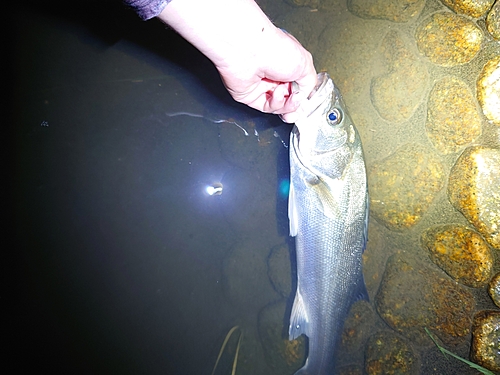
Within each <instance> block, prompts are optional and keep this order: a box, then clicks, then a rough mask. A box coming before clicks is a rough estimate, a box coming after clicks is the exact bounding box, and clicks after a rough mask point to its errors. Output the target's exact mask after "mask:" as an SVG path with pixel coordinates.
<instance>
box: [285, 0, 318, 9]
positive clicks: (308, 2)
mask: <svg viewBox="0 0 500 375" xmlns="http://www.w3.org/2000/svg"><path fill="white" fill-rule="evenodd" d="M285 1H286V2H287V3H288V4H290V5H293V6H296V7H309V8H313V9H317V8H318V6H319V4H320V1H319V0H285Z"/></svg>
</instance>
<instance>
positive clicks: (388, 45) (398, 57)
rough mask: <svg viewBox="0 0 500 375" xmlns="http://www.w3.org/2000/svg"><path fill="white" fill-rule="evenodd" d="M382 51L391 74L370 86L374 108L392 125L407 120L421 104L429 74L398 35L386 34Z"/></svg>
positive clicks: (375, 79)
mask: <svg viewBox="0 0 500 375" xmlns="http://www.w3.org/2000/svg"><path fill="white" fill-rule="evenodd" d="M381 50H382V55H383V59H384V64H383V65H384V66H387V68H388V73H386V74H384V75H381V76H379V77H375V78H373V80H372V82H371V99H372V103H373V106H374V107H375V109H376V110H377V112H378V113H379V115H380V117H382V118H383V119H385V120H387V121H389V122H402V121H405V120H408V119H409V118H410V117H411V115H412V114H413V113H414V112H415V110H416V109H417V107H418V105H419V104H420V102H421V101H422V98H423V96H424V92H425V89H426V87H427V83H428V77H429V74H428V73H427V69H426V67H425V66H424V65H423V64H422V63H421V62H420V61H419V60H418V59H417V58H416V56H415V55H414V54H413V53H412V52H411V51H410V50H409V49H408V48H407V47H406V46H405V42H404V41H403V40H402V39H401V36H400V35H399V34H398V33H397V32H396V31H390V32H389V33H387V35H386V36H385V38H384V40H383V41H382V45H381Z"/></svg>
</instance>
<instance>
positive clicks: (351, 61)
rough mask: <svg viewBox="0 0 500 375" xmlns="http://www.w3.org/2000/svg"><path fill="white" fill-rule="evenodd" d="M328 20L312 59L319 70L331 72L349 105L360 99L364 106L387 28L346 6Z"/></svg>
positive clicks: (333, 13)
mask: <svg viewBox="0 0 500 375" xmlns="http://www.w3.org/2000/svg"><path fill="white" fill-rule="evenodd" d="M328 23H329V25H328V27H326V28H325V29H324V30H323V32H322V33H321V35H320V37H319V42H318V43H317V44H318V46H320V48H317V49H316V53H315V54H314V59H315V63H316V64H317V67H318V70H325V71H327V72H329V73H330V76H331V77H332V79H333V81H334V82H335V84H336V85H337V86H338V87H339V88H340V92H341V93H342V96H343V97H344V100H345V102H346V103H347V105H348V107H349V108H350V109H351V108H352V106H353V105H356V104H357V103H359V102H361V103H360V104H361V105H362V106H363V108H364V107H366V103H365V102H364V100H365V96H368V95H369V87H370V82H371V79H372V76H373V64H374V60H375V58H376V57H377V54H378V49H379V46H380V41H381V40H382V38H383V36H384V35H385V34H386V32H385V30H384V29H383V28H381V27H379V26H378V24H377V23H375V24H371V23H370V22H367V21H366V20H364V19H361V18H359V17H356V16H354V15H352V14H351V13H349V11H347V10H345V11H343V10H340V11H338V12H337V10H335V11H334V12H332V13H330V14H329V21H328ZM312 35H313V36H315V35H317V34H316V33H315V32H313V33H312ZM340 41H341V42H340ZM350 112H351V113H352V111H350Z"/></svg>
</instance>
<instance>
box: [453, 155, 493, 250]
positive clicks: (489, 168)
mask: <svg viewBox="0 0 500 375" xmlns="http://www.w3.org/2000/svg"><path fill="white" fill-rule="evenodd" d="M499 186H500V149H497V148H488V147H486V146H472V147H468V148H466V149H465V151H464V152H463V153H462V155H460V157H459V158H458V160H457V161H456V162H455V165H454V166H453V167H452V169H451V172H450V177H449V182H448V197H449V199H450V202H451V204H452V205H453V206H454V207H455V208H456V209H457V210H458V211H460V212H461V213H462V214H463V215H464V216H465V217H466V219H467V220H468V221H469V222H470V223H471V224H472V225H473V226H474V228H476V230H477V231H478V232H479V233H481V235H482V236H483V237H484V238H485V239H486V241H487V242H488V243H489V244H490V245H491V246H493V247H494V248H496V249H500V189H499V188H498V187H499Z"/></svg>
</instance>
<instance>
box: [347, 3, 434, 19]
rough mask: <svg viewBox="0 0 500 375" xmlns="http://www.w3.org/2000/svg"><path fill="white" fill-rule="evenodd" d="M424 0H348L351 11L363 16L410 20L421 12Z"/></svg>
mask: <svg viewBox="0 0 500 375" xmlns="http://www.w3.org/2000/svg"><path fill="white" fill-rule="evenodd" d="M424 5H425V1H424V0H369V1H366V0H348V1H347V7H348V8H349V10H350V11H351V13H353V14H355V15H356V16H358V17H361V18H375V19H382V20H389V21H393V22H408V21H409V20H410V19H412V18H413V17H416V16H418V15H419V14H420V12H421V11H422V9H423V7H424Z"/></svg>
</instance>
